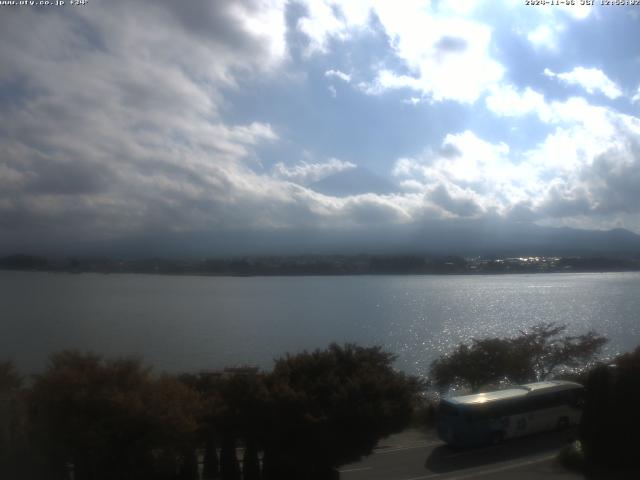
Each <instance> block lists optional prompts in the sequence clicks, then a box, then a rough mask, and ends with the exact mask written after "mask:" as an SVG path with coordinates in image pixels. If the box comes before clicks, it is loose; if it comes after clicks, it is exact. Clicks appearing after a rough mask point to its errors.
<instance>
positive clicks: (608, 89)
mask: <svg viewBox="0 0 640 480" xmlns="http://www.w3.org/2000/svg"><path fill="white" fill-rule="evenodd" d="M544 74H545V75H546V76H547V77H550V78H557V79H559V80H561V81H562V82H564V83H566V84H567V85H578V86H580V87H582V88H584V89H585V90H586V91H587V93H589V94H594V93H597V92H600V93H602V94H603V95H605V96H606V97H607V98H610V99H612V100H613V99H616V98H618V97H620V96H622V91H621V90H620V88H619V87H618V86H617V85H616V84H615V82H613V81H612V80H611V79H610V78H609V77H607V76H606V75H605V74H604V73H603V72H602V70H599V69H597V68H584V67H575V68H574V69H573V70H571V71H570V72H565V73H554V72H552V71H551V70H549V69H548V68H545V69H544Z"/></svg>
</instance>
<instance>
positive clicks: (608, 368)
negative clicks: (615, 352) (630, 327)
mask: <svg viewBox="0 0 640 480" xmlns="http://www.w3.org/2000/svg"><path fill="white" fill-rule="evenodd" d="M586 391H587V397H586V404H585V409H584V413H583V415H582V420H581V424H580V436H581V439H582V442H583V446H584V452H585V456H586V460H587V466H588V467H589V468H590V469H593V470H597V469H605V471H606V472H607V478H614V475H613V473H614V472H611V469H612V468H613V469H616V468H618V469H630V468H635V475H632V474H629V473H627V474H626V475H624V476H623V477H618V476H616V477H615V478H637V473H638V472H637V470H638V466H637V465H638V458H637V457H638V442H637V441H636V440H635V434H636V432H637V431H638V430H640V410H638V398H639V397H640V346H638V347H636V349H635V351H633V352H632V353H626V354H624V355H621V356H619V357H618V358H616V359H615V360H614V363H613V365H602V366H599V367H597V368H595V369H594V370H592V371H591V372H590V374H589V377H588V380H587V384H586ZM603 478H604V477H603Z"/></svg>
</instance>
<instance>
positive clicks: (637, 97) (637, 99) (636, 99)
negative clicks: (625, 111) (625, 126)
mask: <svg viewBox="0 0 640 480" xmlns="http://www.w3.org/2000/svg"><path fill="white" fill-rule="evenodd" d="M631 103H640V86H638V90H636V93H635V94H634V95H633V97H631Z"/></svg>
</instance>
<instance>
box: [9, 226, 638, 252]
mask: <svg viewBox="0 0 640 480" xmlns="http://www.w3.org/2000/svg"><path fill="white" fill-rule="evenodd" d="M16 251H20V252H23V253H30V254H43V255H70V256H73V255H78V256H80V255H101V256H108V257H113V256H120V257H126V258H148V257H153V256H158V257H165V258H207V257H217V256H233V255H272V254H273V255H300V254H347V255H352V254H359V253H364V254H393V255H398V254H435V255H459V256H465V257H471V256H488V257H494V258H497V257H509V256H537V255H539V256H576V255H579V256H597V255H606V256H638V257H640V235H637V234H635V233H633V232H630V231H628V230H624V229H614V230H606V231H599V230H580V229H573V228H568V227H562V228H555V227H546V226H540V225H536V224H532V223H513V222H507V221H504V220H467V219H465V220H433V221H429V222H425V223H423V224H421V225H419V226H416V225H404V226H394V227H393V228H389V226H387V225H384V226H378V227H372V228H366V229H364V228H361V229H352V230H348V231H347V230H343V231H337V230H332V231H327V230H323V229H307V230H292V229H281V230H277V231H250V230H242V231H240V230H237V231H226V232H191V233H180V234H166V233H155V234H147V235H144V236H137V237H129V238H121V239H119V240H113V241H103V242H93V243H86V242H85V243H82V242H80V241H78V242H75V243H73V244H71V243H65V244H64V245H55V244H49V245H48V246H47V248H43V247H40V248H29V246H28V245H24V244H23V245H20V246H18V247H17V248H16V247H13V248H10V247H7V246H5V247H4V248H2V249H0V255H9V254H12V253H15V252H16Z"/></svg>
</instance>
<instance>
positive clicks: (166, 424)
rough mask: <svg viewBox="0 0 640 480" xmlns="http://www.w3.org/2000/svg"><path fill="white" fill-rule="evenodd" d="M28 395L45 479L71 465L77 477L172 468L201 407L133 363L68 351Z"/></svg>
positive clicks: (152, 474) (95, 479)
mask: <svg viewBox="0 0 640 480" xmlns="http://www.w3.org/2000/svg"><path fill="white" fill-rule="evenodd" d="M30 397H31V404H32V414H31V423H32V429H33V434H34V438H35V444H36V447H37V448H38V449H39V451H41V452H42V454H43V458H44V462H45V463H44V465H43V477H42V478H66V476H67V475H66V469H67V464H68V463H69V462H71V463H72V464H73V465H74V470H75V478H76V479H78V480H85V479H91V480H99V479H112V478H114V479H115V478H118V479H120V478H122V479H128V478H131V479H133V478H156V476H160V475H161V470H163V469H165V468H166V469H169V470H171V469H174V470H175V465H177V464H178V463H180V462H182V463H184V459H183V458H181V457H180V452H181V451H182V450H183V449H184V447H185V445H184V444H185V442H188V441H189V439H190V436H191V433H192V432H194V431H195V429H196V415H197V414H198V410H199V399H198V397H197V395H196V394H195V393H194V392H193V391H191V390H190V389H188V388H187V387H186V386H185V385H184V384H183V383H181V382H179V381H177V380H176V379H174V378H171V377H169V376H166V375H165V376H162V377H160V378H154V377H152V376H151V373H150V369H148V368H146V367H144V366H143V365H142V364H141V362H140V361H138V360H136V359H128V358H125V359H117V360H104V359H102V358H101V357H100V356H97V355H94V354H90V353H78V352H70V351H65V352H61V353H58V354H55V355H52V356H51V359H50V364H49V367H48V369H47V370H46V371H45V373H44V374H42V375H39V376H37V377H36V380H35V383H34V385H33V388H32V391H31V395H30Z"/></svg>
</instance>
